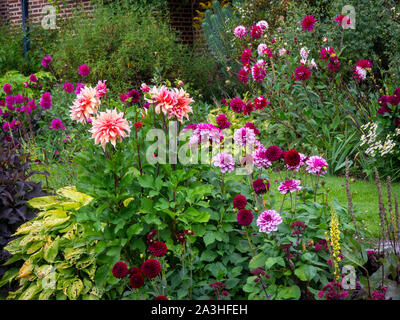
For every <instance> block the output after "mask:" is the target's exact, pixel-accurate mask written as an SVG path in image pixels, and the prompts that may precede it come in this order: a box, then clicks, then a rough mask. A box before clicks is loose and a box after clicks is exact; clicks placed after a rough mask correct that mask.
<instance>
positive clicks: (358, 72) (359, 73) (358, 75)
mask: <svg viewBox="0 0 400 320" xmlns="http://www.w3.org/2000/svg"><path fill="white" fill-rule="evenodd" d="M353 73H354V78H355V79H356V80H357V81H358V82H359V83H360V82H361V81H363V80H365V79H366V78H367V70H366V69H364V68H361V67H355V68H354V69H353Z"/></svg>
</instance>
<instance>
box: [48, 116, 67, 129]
mask: <svg viewBox="0 0 400 320" xmlns="http://www.w3.org/2000/svg"><path fill="white" fill-rule="evenodd" d="M50 130H65V126H64V125H63V123H62V120H61V119H57V118H56V119H53V120H52V121H51V125H50Z"/></svg>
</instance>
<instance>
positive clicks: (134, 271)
mask: <svg viewBox="0 0 400 320" xmlns="http://www.w3.org/2000/svg"><path fill="white" fill-rule="evenodd" d="M128 273H129V274H134V273H140V269H139V268H138V267H133V268H130V269H129V271H128Z"/></svg>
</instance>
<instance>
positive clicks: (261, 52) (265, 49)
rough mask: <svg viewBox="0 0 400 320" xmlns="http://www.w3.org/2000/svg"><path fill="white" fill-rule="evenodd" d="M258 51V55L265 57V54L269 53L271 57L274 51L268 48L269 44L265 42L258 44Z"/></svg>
mask: <svg viewBox="0 0 400 320" xmlns="http://www.w3.org/2000/svg"><path fill="white" fill-rule="evenodd" d="M257 52H258V55H259V56H261V57H264V56H265V55H267V56H268V57H270V58H271V57H272V51H271V49H269V48H268V46H267V45H266V44H265V43H261V44H259V45H258V47H257Z"/></svg>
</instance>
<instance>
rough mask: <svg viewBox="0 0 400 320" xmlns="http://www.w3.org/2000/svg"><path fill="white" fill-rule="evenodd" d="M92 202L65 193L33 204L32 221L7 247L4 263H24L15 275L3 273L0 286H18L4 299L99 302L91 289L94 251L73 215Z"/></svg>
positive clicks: (99, 292)
mask: <svg viewBox="0 0 400 320" xmlns="http://www.w3.org/2000/svg"><path fill="white" fill-rule="evenodd" d="M92 199H93V198H92V197H90V196H88V195H85V194H83V193H80V192H77V191H76V189H75V187H65V188H62V189H59V190H58V191H57V195H54V196H46V197H39V198H34V199H32V200H30V201H29V205H30V206H31V207H32V208H35V209H38V210H39V211H40V212H39V214H38V215H37V217H36V218H34V219H33V220H31V221H29V222H27V223H25V224H23V225H22V226H21V227H20V228H18V230H17V232H16V233H15V236H17V238H16V239H15V240H13V241H11V242H10V243H9V245H8V246H7V247H6V250H8V251H9V252H10V253H11V254H12V255H13V256H12V258H11V259H10V260H9V261H8V262H7V263H6V264H10V263H12V262H16V261H23V262H24V263H23V265H22V267H21V268H20V269H18V268H12V269H10V270H8V271H7V272H6V273H5V274H4V276H3V278H2V279H1V281H0V286H2V285H4V284H5V283H7V282H11V281H13V280H17V281H18V283H19V288H18V290H17V291H15V292H10V293H9V296H8V299H18V300H37V299H38V300H48V299H70V300H77V299H91V300H93V299H100V298H101V297H102V290H101V289H100V288H98V287H96V286H95V283H94V277H95V273H96V269H97V266H96V259H95V245H96V243H97V241H95V240H93V239H90V237H89V234H88V232H87V229H86V228H85V225H84V224H81V223H78V222H77V219H76V213H77V210H79V209H80V208H82V207H84V206H86V205H88V204H89V203H90V202H91V201H92Z"/></svg>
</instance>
